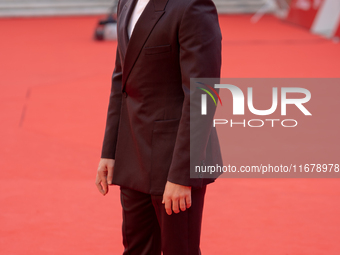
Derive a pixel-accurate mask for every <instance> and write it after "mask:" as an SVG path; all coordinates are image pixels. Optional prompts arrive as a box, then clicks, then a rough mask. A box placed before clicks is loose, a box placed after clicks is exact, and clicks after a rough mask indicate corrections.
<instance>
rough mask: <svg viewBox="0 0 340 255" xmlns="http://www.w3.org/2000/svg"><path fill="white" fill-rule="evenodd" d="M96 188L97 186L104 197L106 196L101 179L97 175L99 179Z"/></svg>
mask: <svg viewBox="0 0 340 255" xmlns="http://www.w3.org/2000/svg"><path fill="white" fill-rule="evenodd" d="M96 186H97V188H98V190H99V192H100V193H101V194H102V195H105V192H104V190H103V187H102V185H101V181H100V178H99V176H98V175H97V178H96Z"/></svg>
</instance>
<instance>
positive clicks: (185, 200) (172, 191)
mask: <svg viewBox="0 0 340 255" xmlns="http://www.w3.org/2000/svg"><path fill="white" fill-rule="evenodd" d="M162 204H165V211H166V213H167V214H168V215H171V214H172V211H174V213H179V212H180V209H181V211H185V210H186V209H187V208H189V207H190V206H191V187H188V186H183V185H179V184H175V183H172V182H169V181H168V182H167V183H166V185H165V190H164V194H163V201H162Z"/></svg>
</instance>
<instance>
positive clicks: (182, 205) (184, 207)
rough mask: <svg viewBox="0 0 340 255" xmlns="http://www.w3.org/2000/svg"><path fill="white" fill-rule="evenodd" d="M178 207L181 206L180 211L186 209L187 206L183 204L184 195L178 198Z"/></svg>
mask: <svg viewBox="0 0 340 255" xmlns="http://www.w3.org/2000/svg"><path fill="white" fill-rule="evenodd" d="M179 208H181V211H182V212H184V211H185V210H186V209H187V206H186V204H185V197H182V198H181V199H180V200H179Z"/></svg>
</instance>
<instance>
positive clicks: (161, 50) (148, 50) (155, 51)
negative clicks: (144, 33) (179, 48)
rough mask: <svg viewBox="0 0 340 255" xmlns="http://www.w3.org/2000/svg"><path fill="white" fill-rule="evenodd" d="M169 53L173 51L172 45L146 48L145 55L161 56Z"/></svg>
mask: <svg viewBox="0 0 340 255" xmlns="http://www.w3.org/2000/svg"><path fill="white" fill-rule="evenodd" d="M169 51H171V45H170V44H169V45H160V46H154V47H146V48H144V52H145V55H153V54H160V53H164V52H169Z"/></svg>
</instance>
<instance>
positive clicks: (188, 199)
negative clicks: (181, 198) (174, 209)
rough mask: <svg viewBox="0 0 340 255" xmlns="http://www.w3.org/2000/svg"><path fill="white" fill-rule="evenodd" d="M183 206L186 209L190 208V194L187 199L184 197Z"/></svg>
mask: <svg viewBox="0 0 340 255" xmlns="http://www.w3.org/2000/svg"><path fill="white" fill-rule="evenodd" d="M185 204H186V206H187V208H190V207H191V194H190V195H189V196H187V197H185Z"/></svg>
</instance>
